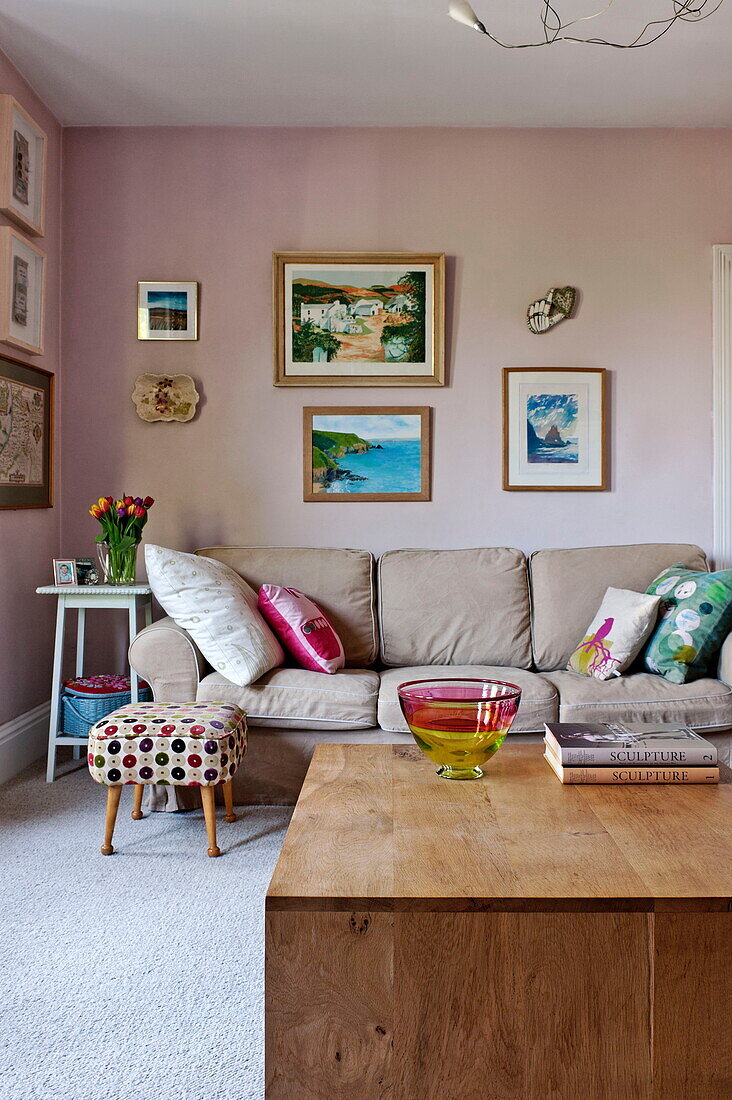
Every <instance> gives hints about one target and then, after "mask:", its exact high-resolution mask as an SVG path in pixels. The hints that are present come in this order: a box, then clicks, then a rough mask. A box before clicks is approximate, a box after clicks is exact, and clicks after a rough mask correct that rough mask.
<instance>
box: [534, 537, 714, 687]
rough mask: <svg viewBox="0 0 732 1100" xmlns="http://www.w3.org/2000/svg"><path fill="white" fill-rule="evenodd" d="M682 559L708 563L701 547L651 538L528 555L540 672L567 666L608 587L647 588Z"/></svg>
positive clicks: (696, 565) (700, 565)
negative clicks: (633, 542)
mask: <svg viewBox="0 0 732 1100" xmlns="http://www.w3.org/2000/svg"><path fill="white" fill-rule="evenodd" d="M675 562H680V563H682V564H683V565H685V566H686V567H687V569H698V570H707V569H708V568H709V566H708V563H707V559H706V556H705V554H704V551H703V550H702V549H700V547H698V546H694V545H691V544H687V543H675V542H649V543H641V544H638V545H634V546H590V547H584V548H582V549H577V550H537V551H536V553H534V554H532V555H531V557H530V559H529V574H530V579H531V608H532V638H533V645H534V662H535V664H536V667H537V668H538V669H539V671H540V672H551V671H553V670H554V669H559V668H565V667H566V665H567V661H568V660H569V658H570V656H571V654H572V652H573V651H574V649H575V647H576V646H577V644H578V643H579V642H580V641H581V640H582V637H583V635H584V633H585V631H586V629H587V624H588V623H589V622H591V620H592V618H593V616H594V615H595V614H596V612H597V609H598V608H599V606H600V604H601V603H602V600H603V597H604V595H605V593H606V592H607V590H608V588H629V589H632V591H634V592H645V591H646V589H647V588H648V585H649V584H650V583H651V581H652V580H653V579H654V578H655V577H657V576H658V574H659V573H660V572H661V570H662V569H666V568H667V567H668V566H669V565H673V564H674V563H675Z"/></svg>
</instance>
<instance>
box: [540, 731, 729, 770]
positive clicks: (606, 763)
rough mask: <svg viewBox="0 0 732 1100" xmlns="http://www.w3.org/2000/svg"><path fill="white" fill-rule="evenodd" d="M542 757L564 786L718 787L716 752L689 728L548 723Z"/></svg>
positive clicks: (712, 746)
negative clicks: (673, 785)
mask: <svg viewBox="0 0 732 1100" xmlns="http://www.w3.org/2000/svg"><path fill="white" fill-rule="evenodd" d="M544 730H545V735H544V748H545V752H544V756H545V759H546V760H547V762H548V763H549V765H550V767H551V768H552V769H553V771H554V772H555V774H556V776H557V778H558V780H559V782H560V783H618V784H621V783H718V782H719V768H718V767H717V750H716V748H715V747H714V745H711V744H710V743H709V742H708V741H705V740H704V738H703V737H700V736H699V734H698V733H694V731H693V730H691V729H687V728H686V727H685V726H662V725H633V726H631V725H621V724H620V723H619V722H602V723H597V724H596V725H591V724H579V723H572V722H548V723H547V724H546V725H545V726H544Z"/></svg>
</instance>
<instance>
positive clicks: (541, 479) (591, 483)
mask: <svg viewBox="0 0 732 1100" xmlns="http://www.w3.org/2000/svg"><path fill="white" fill-rule="evenodd" d="M606 471H607V455H606V433H605V371H604V370H601V369H596V368H594V367H567V368H566V369H565V368H564V367H544V368H535V367H508V368H507V369H505V370H504V372H503V488H504V489H507V490H518V491H521V490H524V491H532V490H533V491H534V492H547V491H549V492H557V491H562V490H566V491H570V490H572V491H575V492H576V491H577V490H580V491H581V490H585V491H599V490H602V489H606V488H607V474H606Z"/></svg>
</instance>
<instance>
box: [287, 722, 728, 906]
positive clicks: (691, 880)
mask: <svg viewBox="0 0 732 1100" xmlns="http://www.w3.org/2000/svg"><path fill="white" fill-rule="evenodd" d="M486 771H487V774H486V777H485V778H484V779H482V780H474V781H463V782H459V781H450V780H446V779H441V778H440V777H438V776H437V775H436V774H435V770H434V764H432V763H431V762H430V761H429V760H428V759H427V758H426V757H424V756H423V755H422V753H421V752H420V751H419V750H418V749H417V748H416V746H413V745H411V744H410V743H408V742H406V741H405V744H404V746H403V747H402V746H401V745H319V746H318V747H317V748H316V750H315V754H314V756H313V760H312V763H311V765H310V770H309V772H308V775H307V778H306V780H305V784H304V786H303V789H302V792H301V794H300V798H299V800H298V803H297V806H296V808H295V812H294V814H293V817H292V822H291V824H290V828H289V830H288V833H287V837H286V839H285V843H284V846H283V848H282V852H281V854H280V858H279V860H278V863H277V866H276V868H275V872H274V875H273V877H272V881H271V883H270V887H269V891H268V893H267V909H268V910H270V911H271V910H286V909H299V910H302V909H313V910H323V909H326V910H333V911H342V910H347V909H353V908H367V909H369V910H370V911H379V910H382V911H404V910H411V911H435V910H440V911H445V912H464V911H506V912H520V911H526V912H534V911H538V912H541V911H544V912H547V911H548V912H575V911H577V912H582V911H584V912H592V911H604V912H607V911H608V910H615V911H623V912H653V911H655V912H664V911H665V912H674V911H682V912H705V911H706V912H709V911H722V910H727V909H729V908H731V905H730V896H731V895H732V813H731V811H732V782H731V780H732V773H731V772H730V770H729V769H727V768H721V769H720V772H721V773H722V782H720V784H719V786H713V785H705V784H699V785H691V784H689V785H683V784H678V785H669V786H656V785H648V786H646V785H637V786H622V787H621V786H605V785H596V786H595V785H589V784H588V785H577V786H569V785H564V786H563V785H562V784H561V783H559V782H558V781H557V779H556V777H555V776H554V774H553V773H552V771H551V769H550V768H549V765H548V764H547V763H546V761H545V760H544V759H543V749H542V746H541V745H505V746H504V747H503V748H502V749H501V751H500V752H499V753H497V755H496V756H495V757H494V759H493V760H492V761H491V763H490V765H489V767H488V768H487V769H486Z"/></svg>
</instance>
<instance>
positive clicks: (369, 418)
mask: <svg viewBox="0 0 732 1100" xmlns="http://www.w3.org/2000/svg"><path fill="white" fill-rule="evenodd" d="M303 470H304V480H303V499H304V500H307V501H323V502H327V501H347V500H348V501H359V500H360V501H374V500H403V501H406V500H429V499H430V473H431V471H430V409H429V408H427V407H426V406H407V407H391V406H390V407H379V408H374V407H367V408H361V407H359V408H333V407H325V408H306V409H304V410H303Z"/></svg>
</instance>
